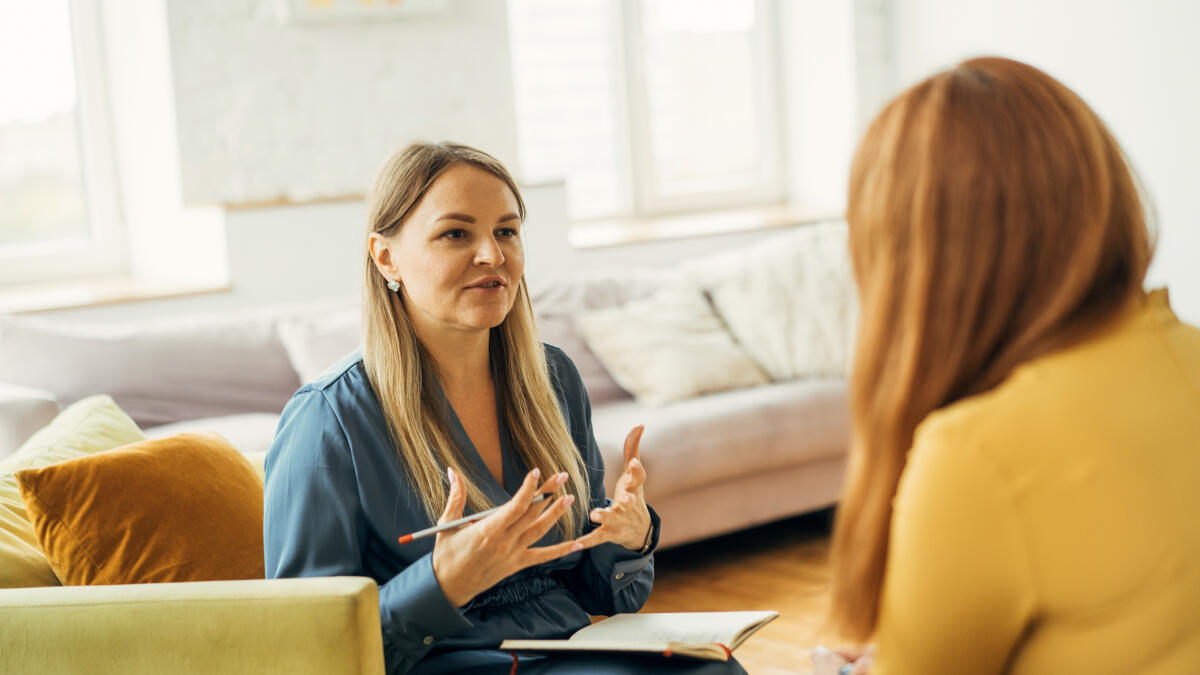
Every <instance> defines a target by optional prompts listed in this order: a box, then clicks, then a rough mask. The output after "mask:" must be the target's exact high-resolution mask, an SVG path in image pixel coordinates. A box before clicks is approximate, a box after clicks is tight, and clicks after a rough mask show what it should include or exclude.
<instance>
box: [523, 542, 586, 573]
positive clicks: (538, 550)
mask: <svg viewBox="0 0 1200 675" xmlns="http://www.w3.org/2000/svg"><path fill="white" fill-rule="evenodd" d="M574 546H575V542H574V541H570V540H568V541H564V542H562V543H560V544H553V545H551V546H537V547H534V548H529V549H525V557H524V558H523V559H522V560H523V563H524V565H525V567H533V566H534V565H541V564H542V563H547V562H550V561H551V560H557V559H558V558H561V557H563V556H564V555H569V554H571V553H574V552H575V548H574ZM522 569H523V568H522Z"/></svg>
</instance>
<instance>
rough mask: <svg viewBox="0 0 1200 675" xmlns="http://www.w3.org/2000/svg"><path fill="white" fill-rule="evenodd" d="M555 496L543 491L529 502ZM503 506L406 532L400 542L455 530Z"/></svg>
mask: <svg viewBox="0 0 1200 675" xmlns="http://www.w3.org/2000/svg"><path fill="white" fill-rule="evenodd" d="M553 496H554V494H553V493H542V494H540V495H538V496H536V497H534V498H533V499H532V500H530V502H529V503H530V504H536V503H537V502H540V501H542V500H543V499H546V498H547V497H553ZM502 508H504V505H503V504H501V505H500V506H495V507H492V508H490V509H487V510H485V511H480V512H479V513H472V514H471V515H469V516H464V517H462V518H459V519H458V520H452V521H450V522H448V523H445V524H443V525H435V526H434V527H427V528H425V529H424V530H421V531H419V532H413V533H412V534H406V535H404V536H403V537H400V543H401V544H407V543H408V542H410V541H413V540H414V539H420V538H422V537H428V536H429V535H431V534H437V533H438V532H442V531H445V530H453V529H454V528H456V527H459V526H462V525H466V524H467V523H473V522H475V521H476V520H479V519H481V518H487V517H488V515H489V514H491V513H494V512H496V511H499V510H500V509H502Z"/></svg>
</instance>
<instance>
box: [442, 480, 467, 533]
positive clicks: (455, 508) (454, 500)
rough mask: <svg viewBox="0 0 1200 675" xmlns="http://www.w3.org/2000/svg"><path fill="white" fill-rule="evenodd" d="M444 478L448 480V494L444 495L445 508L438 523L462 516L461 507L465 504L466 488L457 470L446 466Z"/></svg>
mask: <svg viewBox="0 0 1200 675" xmlns="http://www.w3.org/2000/svg"><path fill="white" fill-rule="evenodd" d="M446 478H448V479H449V480H450V494H449V495H447V496H446V508H444V509H442V516H441V517H440V518H438V525H441V524H442V523H448V522H450V521H452V520H458V519H459V518H462V515H463V509H464V508H465V507H466V505H467V490H466V488H464V487H463V484H462V479H461V478H460V477H459V475H458V472H456V471H455V470H454V469H451V468H450V467H446Z"/></svg>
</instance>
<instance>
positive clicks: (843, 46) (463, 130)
mask: <svg viewBox="0 0 1200 675" xmlns="http://www.w3.org/2000/svg"><path fill="white" fill-rule="evenodd" d="M126 1H127V2H132V1H133V0H126ZM886 4H887V0H840V1H839V2H827V1H826V0H795V1H787V2H783V3H782V4H781V7H780V13H781V16H780V22H779V26H778V39H779V40H780V43H781V44H782V45H784V54H783V59H782V61H783V63H782V68H781V71H782V75H781V80H782V85H783V87H784V90H785V94H784V96H783V97H782V98H783V104H784V114H785V115H786V117H787V120H788V124H789V125H790V126H791V127H792V129H794V130H796V133H793V134H792V135H791V136H790V138H789V141H788V145H787V152H788V153H789V155H790V157H789V161H790V162H791V163H792V165H793V167H794V172H793V174H792V175H791V177H790V179H789V196H790V198H791V199H793V200H794V201H795V202H796V203H798V204H800V205H802V206H803V207H805V209H806V210H808V211H828V212H837V211H839V210H840V208H841V207H842V204H843V203H844V201H845V183H846V171H847V168H848V162H849V157H850V153H851V151H852V149H853V144H854V140H855V136H856V135H857V126H858V125H859V124H860V123H861V122H862V119H863V116H864V112H863V111H862V110H860V106H861V105H862V104H861V103H860V102H861V101H866V102H867V105H875V102H877V101H878V99H879V98H880V94H881V92H880V90H881V89H882V87H881V84H880V83H881V82H882V74H883V73H884V72H885V71H886V68H887V63H886V54H887V49H886V44H885V42H886V35H885V34H884V31H883V30H882V28H883V26H884V25H885V24H884V18H885V17H886ZM449 5H450V8H451V9H450V12H449V14H448V15H447V16H443V17H439V18H435V19H421V20H413V21H400V22H392V23H384V24H379V25H364V24H361V23H347V24H317V25H308V24H288V23H281V22H280V21H279V19H278V17H277V15H276V14H275V13H274V7H275V3H272V2H267V1H266V0H222V2H221V3H206V2H192V1H190V0H136V3H135V7H137V8H140V10H139V9H130V10H126V11H125V12H124V15H122V13H121V12H115V11H114V12H112V17H110V21H111V22H113V23H115V24H119V25H118V26H117V29H121V27H122V26H126V28H124V29H123V30H124V31H125V32H127V33H128V32H130V31H133V32H134V33H137V34H141V32H142V31H143V30H144V28H145V27H144V26H140V24H153V25H154V26H156V27H157V28H155V30H156V31H158V32H159V33H161V34H162V35H163V38H164V39H166V40H169V43H170V55H169V61H170V68H166V67H165V66H166V65H167V63H166V60H167V57H166V55H165V54H163V55H162V56H160V57H159V58H160V60H161V61H160V62H158V63H155V64H153V65H155V66H156V67H155V68H152V69H150V71H149V72H150V74H152V75H154V77H155V79H156V80H158V81H161V82H163V83H164V84H163V85H162V87H159V89H165V90H167V91H170V90H171V88H173V91H174V96H173V100H159V97H155V98H153V100H151V101H149V104H148V105H152V106H154V107H155V110H159V111H162V110H166V111H167V112H165V113H163V114H162V116H164V117H168V118H169V117H170V116H171V115H173V116H174V118H175V124H174V125H165V126H167V127H170V131H169V133H167V134H166V135H168V136H170V138H168V139H167V140H166V141H162V139H161V137H162V136H163V135H164V133H166V131H165V129H164V125H163V124H157V125H151V124H149V123H147V126H146V129H147V132H153V134H154V136H153V137H154V139H156V142H166V143H168V144H170V143H178V152H175V149H174V147H172V148H169V152H162V153H159V154H158V155H154V156H153V157H152V158H146V157H142V159H143V160H144V161H142V162H141V163H140V164H139V165H138V166H139V167H141V168H142V169H145V168H147V167H149V166H152V165H158V166H161V167H164V169H163V170H164V172H165V174H166V176H167V177H169V178H171V179H172V180H173V181H174V185H175V187H174V192H175V194H176V195H178V194H179V192H182V194H183V200H184V201H193V202H195V201H200V202H204V201H210V200H217V201H243V200H258V199H266V200H270V199H272V198H275V197H280V196H283V197H287V198H291V199H303V198H307V197H314V196H320V195H321V194H335V195H336V194H341V193H361V192H363V191H365V189H366V183H367V181H368V180H369V179H370V177H371V175H372V174H373V173H374V171H375V168H376V166H377V165H378V164H379V163H380V162H381V161H382V160H383V159H384V156H385V155H386V153H387V152H389V151H390V150H391V149H392V148H394V147H397V146H399V145H400V144H402V143H403V142H407V141H408V140H410V139H412V138H415V137H424V138H426V139H442V138H447V137H450V138H456V139H460V140H464V141H466V142H470V143H475V144H477V145H479V146H480V147H483V148H485V149H487V150H488V151H489V152H492V153H493V154H496V155H497V156H498V157H499V158H500V159H501V160H502V161H505V162H506V163H508V164H509V166H514V165H513V161H512V160H513V157H514V156H515V154H516V151H515V145H516V131H515V127H516V125H515V120H514V117H513V105H512V96H513V94H512V84H511V76H510V74H509V70H510V66H509V58H508V48H507V40H508V38H507V28H506V26H507V17H506V14H505V5H504V3H503V2H501V1H499V0H453V1H452V2H450V3H449ZM130 11H134V12H137V11H143V12H144V13H145V17H143V18H142V19H137V17H135V16H130V15H128V14H129V12H130ZM135 19H137V20H135ZM159 24H162V25H161V26H160V25H159ZM856 35H857V36H861V37H862V40H863V42H862V44H863V45H864V48H863V49H857V48H856V44H855V38H856ZM126 37H127V38H128V39H130V40H134V39H135V38H136V37H137V35H135V34H130V35H128V36H126ZM141 41H145V40H141ZM118 51H119V52H120V53H118V54H117V56H118V57H120V59H121V60H124V61H128V60H130V59H131V58H133V57H132V56H130V54H147V53H149V52H150V51H152V50H150V49H148V48H147V49H142V50H140V51H131V50H130V49H122V50H118ZM125 52H130V54H126V53H125ZM126 70H128V69H126ZM168 71H169V72H168ZM131 84H132V83H131ZM124 98H126V99H129V100H131V101H132V100H135V99H133V98H132V97H124ZM136 112H137V110H136V109H135V110H132V111H130V114H131V115H132V116H131V118H130V119H132V120H137V119H138V117H137V115H136V114H133V113H136ZM130 126H131V125H129V124H127V125H126V127H130ZM136 140H137V138H136V137H135V138H134V141H135V142H134V143H133V144H132V145H130V146H129V147H130V148H132V149H136V147H137V145H136ZM128 155H129V156H130V157H132V158H134V159H136V158H137V157H138V155H137V154H136V153H133V152H131V153H128ZM160 155H161V156H160ZM153 178H154V176H153V175H150V173H148V172H143V173H142V174H141V175H139V176H138V180H139V181H143V180H151V179H153ZM180 183H181V184H182V187H181V188H180V187H179V185H180ZM135 189H136V188H135ZM525 198H526V200H527V202H528V206H529V219H528V222H527V224H526V228H525V233H526V243H527V247H528V255H527V258H528V262H527V271H526V276H527V277H528V278H529V280H530V282H531V283H532V284H537V283H540V282H549V281H552V280H554V279H558V278H563V277H567V276H570V275H572V274H576V273H579V272H580V271H583V270H587V269H596V268H607V267H619V266H640V265H647V266H659V267H662V266H669V265H672V264H675V263H677V262H679V261H681V260H684V259H689V258H694V257H697V256H702V255H705V254H708V253H712V252H718V251H723V250H727V249H729V248H731V247H735V246H740V245H744V244H748V243H751V242H754V241H756V240H758V239H761V238H762V237H765V236H770V235H772V234H775V233H776V232H777V231H773V230H766V231H759V232H742V233H736V234H728V235H720V236H706V237H698V238H690V239H674V240H666V241H660V242H654V243H646V244H638V245H631V246H621V247H610V248H594V249H582V250H580V249H575V248H572V247H571V246H570V244H569V243H568V238H567V230H568V227H569V220H568V217H567V208H566V202H565V191H564V190H563V188H562V185H561V184H549V185H539V186H534V187H530V188H527V189H526V190H525ZM365 211H366V209H365V205H364V204H363V203H362V202H360V201H351V202H332V203H325V204H309V205H300V206H274V207H265V208H253V209H236V210H229V211H225V212H224V221H225V222H224V229H223V234H224V242H225V244H226V245H227V269H228V280H229V285H230V286H231V287H232V291H230V292H226V293H217V294H209V295H198V296H194V297H183V298H175V299H164V300H156V301H144V302H136V303H127V304H119V305H109V306H100V307H91V308H84V309H75V310H66V311H60V312H54V313H53V315H54V316H55V317H56V318H64V319H72V320H88V321H97V322H105V321H123V320H138V319H144V318H151V317H170V316H176V315H185V314H195V313H212V312H223V311H227V310H230V309H245V308H252V307H257V306H262V305H277V304H288V303H292V302H299V301H305V300H314V299H331V298H341V297H348V296H354V295H356V294H357V292H358V288H359V284H360V274H361V272H360V270H361V264H362V258H361V256H362V238H363V230H364V228H365ZM173 229H176V230H177V229H178V226H176V227H174V228H173ZM181 240H182V241H184V242H188V241H189V239H188V238H187V237H186V236H185V237H183V238H182V239H181ZM159 241H160V240H158V239H156V245H158V246H160V247H161V248H163V249H164V250H166V249H168V248H169V246H162V245H161V243H158V242H159ZM157 259H158V260H161V261H165V262H170V261H171V260H172V258H171V257H170V256H164V257H159V258H157Z"/></svg>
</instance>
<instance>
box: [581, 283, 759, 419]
mask: <svg viewBox="0 0 1200 675" xmlns="http://www.w3.org/2000/svg"><path fill="white" fill-rule="evenodd" d="M575 322H576V326H577V327H578V329H579V332H580V334H582V335H583V338H584V340H585V341H587V344H588V347H590V348H591V350H592V351H593V352H594V353H595V354H596V356H597V357H598V358H599V359H600V361H601V362H602V363H603V364H604V366H605V367H606V368H607V369H608V371H609V372H610V373H612V376H613V377H614V378H615V379H616V380H617V382H618V383H620V385H621V386H622V387H624V388H625V389H627V390H629V391H630V392H632V393H633V395H634V396H635V397H636V398H637V400H638V401H639V402H642V403H646V404H650V405H660V404H663V403H669V402H671V401H677V400H680V399H685V398H689V397H692V396H696V395H699V394H706V393H709V392H716V391H723V390H726V389H738V388H742V387H752V386H756V385H761V384H766V383H767V382H769V380H768V379H767V377H766V376H765V375H764V374H763V372H762V371H761V370H760V369H759V368H758V366H756V365H755V364H754V362H753V361H752V360H751V359H750V358H749V357H748V356H746V354H745V353H744V352H743V351H742V350H741V348H739V347H738V346H737V344H735V343H734V341H733V338H732V337H731V336H730V335H729V333H728V332H727V331H726V330H725V327H724V325H723V324H722V323H721V319H720V318H718V317H717V316H716V315H715V314H713V311H712V308H711V307H710V306H709V303H708V300H707V298H705V297H704V292H703V291H702V290H701V289H699V288H696V287H694V286H688V285H682V284H671V285H668V286H665V287H663V288H662V289H661V290H659V291H658V292H657V293H655V294H654V295H652V296H650V297H649V298H645V299H642V300H637V301H634V302H630V303H628V304H625V305H621V306H619V307H611V308H608V309H601V310H597V311H593V312H585V313H581V314H579V315H577V316H576V318H575Z"/></svg>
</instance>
